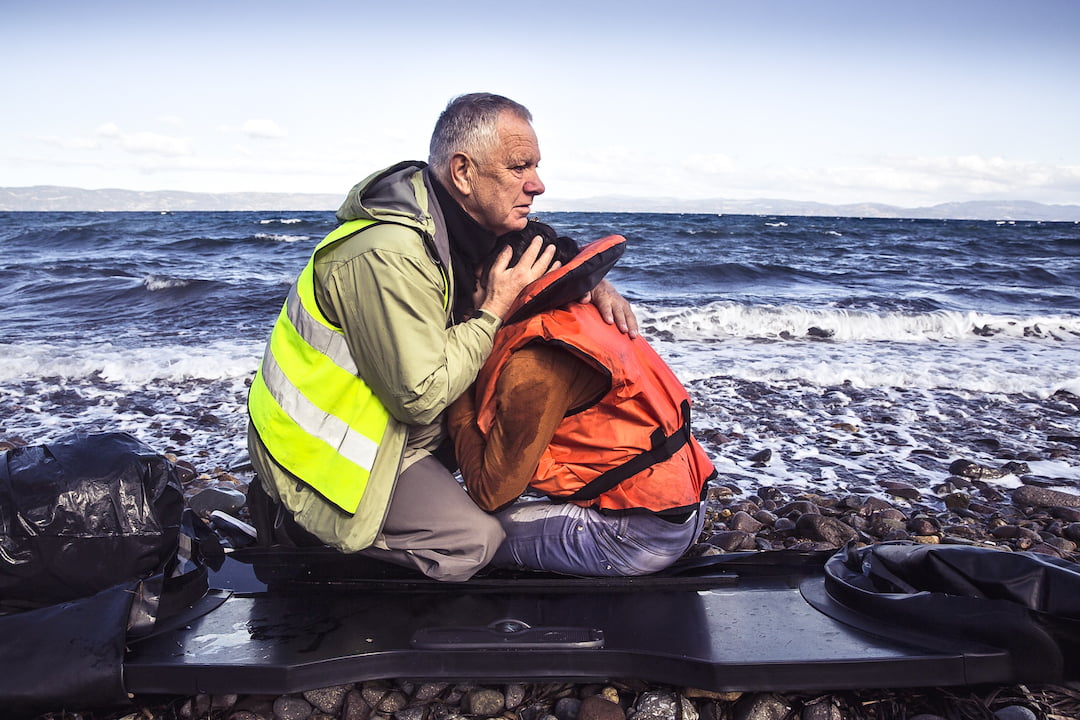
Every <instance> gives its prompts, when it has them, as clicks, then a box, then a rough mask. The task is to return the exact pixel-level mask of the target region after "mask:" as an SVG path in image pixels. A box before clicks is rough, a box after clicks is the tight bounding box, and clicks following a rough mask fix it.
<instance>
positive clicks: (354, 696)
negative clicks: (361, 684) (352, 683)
mask: <svg viewBox="0 0 1080 720" xmlns="http://www.w3.org/2000/svg"><path fill="white" fill-rule="evenodd" d="M370 715H371V705H368V702H367V700H364V696H363V694H362V693H361V692H360V691H359V690H357V689H356V688H353V689H352V690H350V691H349V692H348V693H346V694H345V703H344V707H343V708H342V710H341V720H367V719H368V716H370Z"/></svg>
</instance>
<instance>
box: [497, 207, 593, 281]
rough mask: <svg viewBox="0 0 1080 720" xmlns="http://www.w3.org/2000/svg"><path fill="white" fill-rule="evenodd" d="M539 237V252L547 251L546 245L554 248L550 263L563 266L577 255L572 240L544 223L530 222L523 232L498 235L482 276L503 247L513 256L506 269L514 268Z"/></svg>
mask: <svg viewBox="0 0 1080 720" xmlns="http://www.w3.org/2000/svg"><path fill="white" fill-rule="evenodd" d="M537 235H539V236H540V237H541V238H543V240H544V245H543V247H541V248H540V252H543V251H544V250H547V246H548V245H554V246H555V257H554V258H553V259H552V262H555V261H558V262H560V263H562V264H563V265H565V264H566V263H568V262H570V261H571V260H573V259H574V257H575V256H576V255H577V254H578V245H577V243H576V242H574V240H573V239H572V238H568V237H562V236H559V235H558V234H557V233H556V232H555V229H554V228H552V227H551V226H550V225H548V224H546V223H542V222H540V221H539V220H530V221H529V222H528V223H527V224H526V225H525V228H524V229H523V230H514V231H512V232H508V233H506V234H505V235H500V236H499V239H498V241H496V243H495V249H494V250H492V252H491V255H489V256H488V258H487V260H485V261H484V274H485V275H486V274H487V272H488V271H489V270H490V269H491V266H492V265H494V264H495V258H497V257H498V256H499V253H500V252H501V251H502V249H503V247H505V246H509V247H510V249H511V251H512V252H513V255H512V256H511V257H510V264H509V265H507V267H514V266H515V265H517V264H518V261H519V260H521V256H522V255H524V254H525V251H526V250H527V249H528V248H529V245H531V244H532V241H533V238H535V237H536V236H537Z"/></svg>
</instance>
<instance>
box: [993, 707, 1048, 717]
mask: <svg viewBox="0 0 1080 720" xmlns="http://www.w3.org/2000/svg"><path fill="white" fill-rule="evenodd" d="M1036 718H1037V716H1036V715H1035V713H1033V712H1032V711H1031V709H1030V708H1027V707H1024V706H1023V705H1009V706H1007V707H1003V708H1001V709H1000V710H997V711H995V712H994V719H995V720H1036Z"/></svg>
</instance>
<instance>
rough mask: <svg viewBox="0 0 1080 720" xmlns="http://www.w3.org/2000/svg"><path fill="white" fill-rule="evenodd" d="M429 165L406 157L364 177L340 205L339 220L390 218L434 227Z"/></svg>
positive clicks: (422, 227)
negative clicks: (426, 176) (427, 179)
mask: <svg viewBox="0 0 1080 720" xmlns="http://www.w3.org/2000/svg"><path fill="white" fill-rule="evenodd" d="M426 167H427V164H426V163H423V162H420V161H419V160H406V161H404V162H400V163H398V164H396V165H392V166H391V167H388V168H386V169H384V170H380V171H378V172H376V173H373V174H372V175H369V176H368V177H367V178H365V179H364V180H361V181H360V182H358V183H357V184H356V185H354V186H353V187H352V189H351V190H349V194H348V195H347V196H346V197H345V202H343V203H342V204H341V207H340V208H338V211H337V219H338V222H348V221H350V220H388V221H391V222H396V223H400V224H403V225H408V226H410V227H415V228H417V229H420V230H430V226H431V223H432V219H431V215H430V214H429V213H428V193H427V188H426V187H425V185H424V177H423V172H422V171H423V169H424V168H426Z"/></svg>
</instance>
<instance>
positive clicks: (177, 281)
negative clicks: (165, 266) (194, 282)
mask: <svg viewBox="0 0 1080 720" xmlns="http://www.w3.org/2000/svg"><path fill="white" fill-rule="evenodd" d="M190 284H191V280H186V279H184V278H174V277H165V276H162V275H147V276H146V277H144V278H143V287H145V288H146V289H147V290H149V291H150V292H154V291H157V290H168V289H170V288H181V287H187V286H188V285H190Z"/></svg>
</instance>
